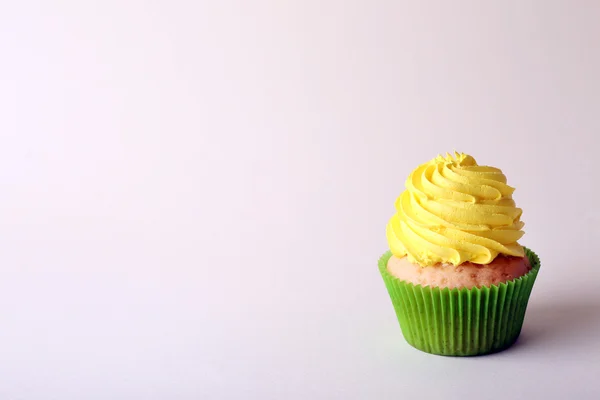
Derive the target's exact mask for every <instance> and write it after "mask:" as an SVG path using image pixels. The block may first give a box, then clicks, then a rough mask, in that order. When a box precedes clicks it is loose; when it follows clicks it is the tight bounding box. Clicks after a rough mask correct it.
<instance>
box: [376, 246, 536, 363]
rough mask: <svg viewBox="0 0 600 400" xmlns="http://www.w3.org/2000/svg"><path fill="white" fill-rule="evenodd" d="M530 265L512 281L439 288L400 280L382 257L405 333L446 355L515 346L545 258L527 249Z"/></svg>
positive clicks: (411, 341)
mask: <svg viewBox="0 0 600 400" xmlns="http://www.w3.org/2000/svg"><path fill="white" fill-rule="evenodd" d="M525 253H526V256H527V257H528V258H529V262H530V264H531V267H532V268H531V271H529V272H528V273H527V274H525V275H523V276H521V277H519V278H517V279H514V280H512V281H509V282H505V283H500V284H498V285H493V286H490V287H482V288H476V287H475V288H471V289H466V288H463V289H448V288H444V289H440V288H438V287H428V286H425V287H423V286H421V285H413V284H412V283H407V282H404V281H401V280H400V279H398V278H396V277H394V276H393V275H391V274H390V273H389V272H388V270H387V262H388V260H389V259H390V257H391V256H392V254H391V252H389V251H388V252H386V253H385V254H384V255H383V256H382V257H381V258H380V259H379V272H380V273H381V276H382V277H383V281H384V283H385V286H386V288H387V290H388V292H389V294H390V298H391V300H392V304H393V306H394V310H395V311H396V316H397V318H398V322H399V323H400V328H401V330H402V334H403V335H404V338H405V339H406V341H407V342H408V343H409V344H410V345H411V346H413V347H415V348H417V349H419V350H422V351H424V352H427V353H432V354H439V355H445V356H475V355H483V354H490V353H495V352H498V351H502V350H505V349H507V348H508V347H510V346H511V345H512V344H513V343H514V342H515V341H516V340H517V338H518V337H519V334H520V332H521V327H522V326H523V320H524V319H525V311H526V308H527V303H528V301H529V295H530V294H531V290H532V289H533V284H534V283H535V278H536V277H537V274H538V271H539V268H540V260H539V258H538V256H537V255H536V254H535V253H534V252H533V251H531V250H529V249H527V248H526V249H525Z"/></svg>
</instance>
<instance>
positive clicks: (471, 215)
mask: <svg viewBox="0 0 600 400" xmlns="http://www.w3.org/2000/svg"><path fill="white" fill-rule="evenodd" d="M513 192H514V188H512V187H510V186H508V185H507V184H506V176H504V174H503V173H502V171H501V170H499V169H498V168H494V167H487V166H480V165H477V162H476V161H475V159H474V158H473V157H471V156H469V155H467V154H463V153H454V155H453V156H452V155H449V154H447V155H446V157H442V156H438V157H436V158H434V159H433V160H431V161H429V162H428V163H425V164H422V165H420V166H418V167H417V168H416V169H415V170H414V171H413V172H412V173H411V174H410V176H409V177H408V179H407V180H406V190H405V191H404V192H402V193H401V194H400V196H399V197H398V199H397V200H396V204H395V206H396V214H394V216H393V217H392V218H391V219H390V221H389V223H388V225H387V227H386V236H387V239H388V243H389V245H390V250H391V251H392V253H393V254H394V255H395V256H397V257H404V256H407V257H408V260H409V261H410V262H412V263H415V264H419V265H421V266H427V265H435V264H437V263H446V264H453V265H459V264H461V263H463V262H466V261H471V262H473V263H477V264H489V263H491V262H492V261H493V260H494V259H495V258H496V257H497V256H498V254H505V255H510V256H518V257H523V256H524V255H525V253H524V250H523V248H522V247H521V246H520V245H519V244H518V243H517V240H519V239H520V238H521V236H523V234H524V232H523V231H522V230H521V229H522V228H523V225H524V224H523V222H521V220H520V218H521V214H522V212H523V211H522V210H521V209H520V208H517V207H516V206H515V202H514V200H513V199H512V193H513Z"/></svg>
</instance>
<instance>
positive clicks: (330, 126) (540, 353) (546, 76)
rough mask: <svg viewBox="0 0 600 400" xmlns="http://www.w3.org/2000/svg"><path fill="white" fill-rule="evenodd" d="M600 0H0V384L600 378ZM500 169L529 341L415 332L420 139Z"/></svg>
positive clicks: (274, 392)
mask: <svg viewBox="0 0 600 400" xmlns="http://www.w3.org/2000/svg"><path fill="white" fill-rule="evenodd" d="M599 21H600V2H597V1H593V0H588V1H583V0H579V1H567V0H564V1H542V0H540V1H517V0H513V1H413V2H408V1H392V0H390V1H366V0H346V1H341V0H338V1H326V0H323V1H309V0H304V1H285V0H272V1H266V0H263V1H241V0H240V1H226V0H223V1H217V0H214V1H141V0H123V1H114V0H113V1H95V2H94V1H75V0H72V1H39V2H32V1H8V0H5V1H1V2H0V137H1V141H0V400H49V399H57V400H70V399H77V400H86V399H90V400H96V399H98V400H100V399H102V400H105V399H111V400H120V399H144V400H154V399H160V400H163V399H164V400H187V399H265V400H268V399H421V398H423V399H425V398H443V399H446V400H451V399H461V400H464V399H507V398H510V399H514V400H518V399H541V398H544V399H565V398H577V399H598V398H600V383H599V381H598V373H599V372H600V341H599V338H600V283H599V281H600V264H599V262H598V259H599V256H598V252H599V251H600V211H598V201H599V197H600V189H599V187H600V185H599V184H600V175H599V174H600V169H599V167H598V152H599V150H600V149H599V145H600V140H599V135H600V133H599V132H600V78H599V71H600V24H599ZM453 150H458V151H462V152H467V153H470V154H472V155H473V156H474V157H475V158H476V159H477V160H478V161H479V162H480V163H481V164H487V165H493V166H497V167H500V168H502V169H503V171H504V172H505V174H506V175H507V176H508V182H509V184H511V185H512V186H514V187H516V188H517V190H516V192H515V195H514V198H515V200H516V202H517V204H518V206H520V207H521V208H523V209H524V214H523V220H524V221H525V222H526V227H525V230H526V235H525V236H524V238H523V240H522V243H523V244H524V245H526V246H529V247H531V248H532V249H533V250H534V251H536V252H537V253H538V254H539V255H540V257H541V259H542V269H541V272H540V275H539V278H538V281H537V283H536V286H535V287H534V291H533V294H532V299H531V301H530V305H529V309H528V311H527V316H526V320H525V324H524V328H523V331H522V336H521V338H520V340H519V342H518V343H517V344H516V345H515V346H514V347H513V348H511V349H510V350H508V351H505V352H503V353H500V354H496V355H492V356H486V357H476V358H444V357H437V356H432V355H428V354H425V353H421V352H419V351H417V350H415V349H413V348H411V347H410V346H409V345H407V344H406V342H405V341H404V339H403V338H402V335H401V332H400V329H399V326H398V324H397V321H396V319H395V316H394V312H393V309H392V306H391V303H390V300H389V297H388V294H387V293H386V291H385V288H384V285H383V282H382V279H381V277H380V276H379V273H378V271H377V266H376V262H377V259H378V258H379V256H380V255H381V254H382V253H383V252H384V251H386V250H387V242H386V239H385V225H386V223H387V221H388V219H389V218H390V217H391V215H392V214H393V212H394V208H393V204H394V200H395V199H396V197H397V196H398V195H399V194H400V192H401V191H402V190H403V185H404V180H405V178H406V176H407V175H408V174H409V172H410V171H411V170H412V169H413V168H414V167H415V166H417V165H418V164H420V163H422V162H425V161H427V160H429V159H431V158H433V157H434V156H436V155H437V154H438V153H445V152H447V151H453Z"/></svg>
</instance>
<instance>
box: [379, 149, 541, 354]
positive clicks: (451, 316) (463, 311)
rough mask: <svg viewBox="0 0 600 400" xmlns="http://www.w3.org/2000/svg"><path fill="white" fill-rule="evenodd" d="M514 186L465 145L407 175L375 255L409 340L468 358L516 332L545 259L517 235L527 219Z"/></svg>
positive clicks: (505, 343) (497, 347)
mask: <svg viewBox="0 0 600 400" xmlns="http://www.w3.org/2000/svg"><path fill="white" fill-rule="evenodd" d="M513 192H514V189H513V188H512V187H510V186H509V185H508V184H507V181H506V176H505V175H504V174H503V173H502V171H501V170H500V169H498V168H494V167H488V166H481V165H478V164H477V162H476V161H475V159H474V158H473V157H471V156H469V155H467V154H463V153H454V155H447V156H446V157H442V156H438V157H436V158H434V159H433V160H431V161H429V162H428V163H425V164H422V165H420V166H419V167H417V168H416V169H415V170H414V171H413V172H412V173H411V174H410V176H409V177H408V179H407V180H406V190H405V191H404V192H402V193H401V194H400V196H399V197H398V199H397V200H396V204H395V206H396V213H395V214H394V215H393V216H392V218H391V219H390V221H389V223H388V224H387V228H386V236H387V240H388V243H389V247H390V251H388V252H386V253H385V254H384V255H383V256H382V257H381V258H380V260H379V271H380V272H381V275H382V277H383V280H384V282H385V285H386V288H387V290H388V292H389V294H390V298H391V300H392V304H393V306H394V309H395V311H396V316H397V318H398V321H399V322H400V328H401V330H402V333H403V335H404V338H405V339H406V341H407V342H408V343H409V344H410V345H412V346H414V347H416V348H417V349H419V350H422V351H425V352H428V353H433V354H440V355H448V356H471V355H482V354H488V353H493V352H497V351H501V350H504V349H506V348H508V347H509V346H511V345H512V344H513V343H514V342H515V341H516V340H517V338H518V336H519V333H520V331H521V327H522V325H523V320H524V318H525V310H526V308H527V302H528V300H529V295H530V294H531V289H532V288H533V284H534V282H535V278H536V276H537V273H538V270H539V268H540V261H539V259H538V257H537V255H536V254H535V253H533V252H532V251H531V250H529V249H527V248H525V247H523V246H521V245H520V244H519V243H518V241H519V240H520V239H521V237H522V236H523V234H524V232H523V225H524V224H523V222H522V221H521V214H522V210H521V209H520V208H517V207H516V205H515V202H514V200H513V198H512V194H513Z"/></svg>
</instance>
